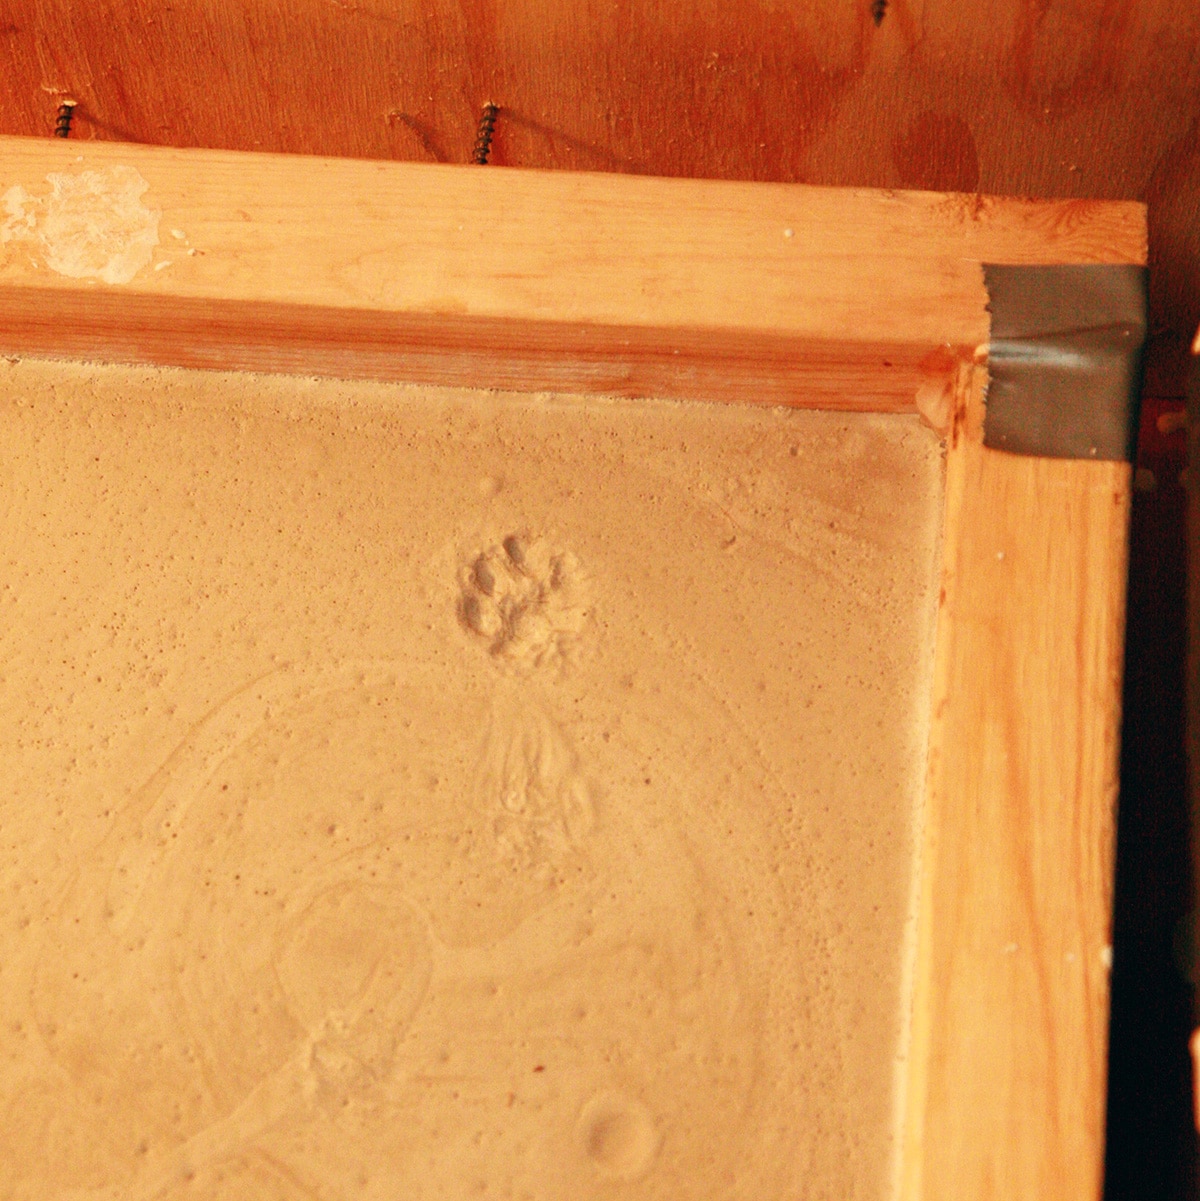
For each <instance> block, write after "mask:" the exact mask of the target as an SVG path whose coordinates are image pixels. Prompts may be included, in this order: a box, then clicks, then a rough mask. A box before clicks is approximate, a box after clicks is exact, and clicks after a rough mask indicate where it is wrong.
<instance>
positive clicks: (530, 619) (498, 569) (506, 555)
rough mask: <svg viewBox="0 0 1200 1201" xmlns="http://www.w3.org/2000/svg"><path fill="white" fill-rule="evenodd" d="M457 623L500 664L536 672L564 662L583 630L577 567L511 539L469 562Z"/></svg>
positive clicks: (538, 542) (568, 557)
mask: <svg viewBox="0 0 1200 1201" xmlns="http://www.w3.org/2000/svg"><path fill="white" fill-rule="evenodd" d="M459 585H460V594H459V602H458V613H459V619H460V620H461V621H462V624H463V625H464V626H465V627H466V629H467V630H468V631H470V633H471V634H473V635H475V636H476V637H477V638H478V639H480V640H481V641H482V642H483V643H484V644H485V645H486V647H487V649H488V651H489V652H490V653H491V654H492V655H493V656H495V657H496V658H499V659H504V660H507V661H509V662H513V663H516V664H518V665H522V666H530V667H536V666H539V665H541V664H543V663H547V662H551V661H554V660H556V659H564V658H568V657H569V655H570V652H571V650H572V649H573V647H574V646H575V644H576V642H577V641H578V639H579V637H580V635H581V634H582V633H583V630H584V628H585V626H586V624H587V619H588V613H589V606H588V599H587V594H586V588H585V586H584V580H583V578H582V575H581V573H580V571H579V564H578V563H577V561H576V559H575V557H574V555H572V554H571V553H570V552H568V551H559V550H555V549H554V548H553V547H552V546H550V545H549V543H547V542H546V541H545V539H542V538H528V537H525V536H522V535H520V534H509V535H508V537H507V538H505V539H504V541H503V542H501V543H500V544H499V545H498V546H492V547H490V548H489V549H487V550H484V551H482V552H481V553H479V554H478V555H476V556H475V557H474V558H472V559H471V560H469V561H468V562H467V563H466V564H465V565H464V566H463V568H462V571H461V572H460V578H459Z"/></svg>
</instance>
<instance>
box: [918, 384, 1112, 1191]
mask: <svg viewBox="0 0 1200 1201" xmlns="http://www.w3.org/2000/svg"><path fill="white" fill-rule="evenodd" d="M983 386H984V372H983V370H982V369H976V370H971V369H964V371H963V372H962V373H961V374H960V378H959V387H958V389H957V407H956V417H955V421H954V426H953V430H952V433H951V436H950V448H949V455H948V464H947V481H946V509H945V518H944V523H945V524H944V531H945V532H944V544H943V566H942V586H941V590H940V608H939V616H938V646H937V652H936V664H935V678H934V692H933V698H932V700H933V709H932V712H933V723H932V731H931V741H930V757H929V779H928V790H927V799H926V810H925V816H924V836H923V852H922V859H921V865H922V866H921V873H922V875H921V902H920V910H919V914H920V916H919V933H918V942H917V966H916V974H915V995H914V1008H913V1020H912V1043H911V1048H910V1051H911V1058H910V1071H909V1078H908V1086H909V1087H908V1100H907V1129H906V1143H905V1147H904V1184H905V1187H904V1189H903V1190H902V1196H903V1197H904V1198H905V1201H918V1199H919V1201H951V1199H957V1198H962V1197H972V1198H976V1199H977V1201H1011V1198H1014V1197H1023V1198H1026V1197H1027V1198H1047V1199H1049V1198H1060V1197H1073V1198H1080V1199H1092V1201H1098V1198H1099V1197H1100V1193H1101V1187H1102V1175H1103V1163H1104V1103H1105V1078H1106V1057H1107V1044H1108V995H1109V984H1108V975H1109V966H1110V964H1111V946H1110V943H1111V937H1112V934H1111V930H1112V924H1111V923H1112V917H1111V915H1112V887H1113V849H1114V827H1115V817H1116V799H1117V779H1118V775H1117V773H1118V740H1119V734H1120V700H1121V668H1122V649H1123V645H1124V622H1125V571H1126V547H1127V535H1128V521H1129V505H1130V487H1131V471H1132V468H1131V467H1130V465H1129V464H1128V463H1124V462H1103V463H1102V462H1087V461H1082V460H1070V459H1046V458H1035V457H1026V456H1020V455H1013V454H1008V453H1006V452H1004V451H999V450H992V449H989V448H988V447H985V446H984V445H983V443H982V408H983V405H982V401H983Z"/></svg>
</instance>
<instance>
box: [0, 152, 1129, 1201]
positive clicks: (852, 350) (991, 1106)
mask: <svg viewBox="0 0 1200 1201" xmlns="http://www.w3.org/2000/svg"><path fill="white" fill-rule="evenodd" d="M0 200H2V201H3V204H2V205H0V350H3V351H4V352H8V353H18V354H19V353H34V354H42V355H65V356H69V357H85V358H104V359H112V360H118V361H131V362H155V363H174V364H180V365H185V366H193V367H222V368H231V367H233V368H237V367H240V368H252V369H259V370H264V369H265V370H279V371H303V372H307V373H318V374H322V373H323V374H336V375H348V376H364V377H367V376H370V377H381V378H403V379H411V380H417V381H429V382H439V383H450V384H465V385H474V386H485V387H495V386H503V387H510V388H511V387H516V388H524V389H533V390H538V389H547V388H553V389H556V390H560V391H575V392H580V391H582V392H598V393H613V392H616V393H621V394H625V395H648V394H657V395H666V396H697V397H708V398H713V397H718V398H722V399H727V400H745V399H748V398H749V399H755V400H759V401H764V402H770V403H786V404H793V405H806V406H811V407H838V408H855V409H862V410H876V411H897V412H898V411H905V410H911V409H912V408H914V407H916V408H919V409H920V410H921V412H922V413H923V414H924V415H925V416H926V417H927V418H928V419H929V420H930V421H931V422H933V423H934V424H936V425H939V426H940V427H942V428H943V429H944V430H945V432H946V434H947V440H948V466H947V482H946V503H945V513H944V541H943V556H944V557H943V567H942V586H941V592H940V602H939V615H938V635H937V651H936V663H935V684H934V697H933V709H932V713H933V721H932V733H931V743H930V751H929V767H928V787H927V795H926V801H925V811H924V815H923V824H924V835H923V851H922V855H921V860H920V867H919V871H920V896H921V900H920V926H919V935H918V949H917V963H916V971H915V979H914V1002H913V1017H912V1032H911V1048H910V1057H909V1068H908V1087H907V1100H906V1109H905V1140H904V1146H903V1150H902V1160H903V1168H902V1179H903V1185H902V1190H901V1192H902V1195H903V1196H904V1197H905V1198H909V1199H913V1201H915V1199H917V1198H923V1199H927V1201H941V1199H943V1198H947V1199H948V1198H952V1197H953V1198H957V1197H964V1196H970V1197H974V1198H980V1199H984V1198H989V1197H995V1198H1018V1197H1019V1198H1022V1199H1024V1198H1031V1197H1050V1196H1072V1197H1098V1196H1099V1193H1100V1188H1101V1173H1102V1164H1103V1135H1104V1130H1103V1126H1104V1092H1105V1088H1104V1080H1105V1056H1106V1049H1107V1048H1106V1044H1107V1014H1108V966H1109V961H1110V951H1109V947H1108V944H1109V938H1110V921H1111V895H1112V853H1113V823H1114V813H1115V801H1116V791H1117V740H1118V730H1119V703H1120V676H1121V653H1122V640H1123V623H1124V589H1125V555H1126V534H1127V522H1128V514H1129V497H1130V467H1129V465H1128V464H1126V463H1114V462H1094V461H1089V462H1083V461H1069V460H1058V459H1043V458H1031V457H1020V456H1015V455H1009V454H1006V453H1004V452H1000V451H996V450H991V449H988V448H986V447H984V446H983V444H982V437H981V431H982V424H983V396H984V389H985V385H986V378H987V366H986V348H987V340H988V314H987V310H986V303H987V297H986V293H985V290H984V284H983V274H982V268H981V264H982V263H984V262H996V263H1023V264H1053V263H1097V262H1104V263H1143V262H1144V261H1145V249H1146V243H1145V214H1144V210H1143V209H1142V208H1141V206H1139V205H1134V204H1118V203H1093V202H1078V201H1075V202H1032V201H1018V200H997V199H991V198H984V197H978V196H974V197H973V196H957V195H938V194H922V193H879V192H866V191H854V192H849V191H834V190H831V189H817V188H807V187H800V186H789V185H765V184H737V183H710V182H701V181H684V180H659V179H642V178H633V177H618V176H604V175H574V174H565V173H557V174H556V173H549V172H535V171H529V172H520V171H509V170H504V169H493V168H488V169H485V170H479V169H474V168H470V169H467V168H456V167H434V166H424V165H414V164H399V163H365V162H349V161H336V160H326V159H301V158H285V157H274V156H260V155H244V154H235V153H228V152H209V151H175V150H165V149H154V148H147V147H134V146H124V145H119V144H111V143H110V144H104V143H89V144H86V145H79V144H75V143H64V142H53V141H51V140H48V139H47V140H43V141H32V140H23V139H0ZM885 296H886V303H884V300H883V298H884V297H885Z"/></svg>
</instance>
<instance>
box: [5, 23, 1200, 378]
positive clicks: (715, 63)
mask: <svg viewBox="0 0 1200 1201" xmlns="http://www.w3.org/2000/svg"><path fill="white" fill-rule="evenodd" d="M870 9H871V4H870V0H854V2H853V3H846V2H845V0H806V2H805V3H803V4H801V3H799V2H798V0H784V2H780V0H740V2H739V3H736V4H730V3H728V2H727V0H696V2H694V3H688V4H686V5H684V4H680V3H678V2H671V0H650V2H645V0H643V2H639V3H634V2H633V0H172V3H170V4H167V5H164V4H160V3H155V2H153V0H121V2H120V3H115V2H114V0H102V2H98V3H91V4H83V3H79V2H78V0H7V3H0V62H3V63H4V67H5V87H4V89H3V90H2V91H0V132H5V133H12V134H26V135H31V136H41V137H48V136H49V135H50V133H51V131H52V129H53V127H54V113H55V107H56V105H57V104H58V102H59V99H60V98H61V97H62V96H63V95H66V94H71V95H73V96H75V97H76V98H78V99H79V101H80V105H79V108H78V109H77V112H76V117H75V132H74V134H73V139H74V138H78V139H80V140H83V141H87V140H91V139H94V138H102V139H114V140H131V141H138V142H147V143H155V144H165V145H173V146H206V147H221V148H227V149H240V150H262V151H275V152H288V153H301V154H314V155H327V156H349V157H359V158H371V159H407V160H414V161H424V162H459V163H465V162H467V161H468V159H469V157H470V151H471V145H472V141H473V138H474V133H475V123H476V121H477V120H478V116H479V111H480V107H481V105H482V104H483V102H484V101H485V100H487V99H493V100H495V101H496V102H497V103H499V104H500V105H501V106H502V110H503V111H502V113H501V116H500V120H499V123H498V125H497V130H496V140H495V143H494V152H493V161H494V162H495V163H497V164H500V165H515V166H524V167H539V168H553V169H570V170H600V171H620V172H637V173H647V174H655V175H669V176H693V177H707V178H717V179H742V180H772V181H778V182H802V183H814V184H829V185H837V186H852V187H862V186H866V187H897V188H928V189H934V190H938V191H963V192H977V191H978V192H984V193H991V194H997V195H1029V196H1042V197H1045V196H1062V197H1073V198H1081V197H1104V198H1125V199H1138V200H1142V201H1146V202H1148V203H1149V205H1150V214H1151V215H1150V222H1151V235H1150V248H1151V267H1152V274H1151V290H1152V297H1151V324H1152V327H1153V337H1152V341H1151V345H1150V364H1149V366H1150V373H1151V380H1152V383H1153V387H1154V389H1155V390H1154V393H1153V394H1155V395H1163V396H1165V395H1177V396H1181V395H1182V394H1183V387H1182V381H1183V379H1184V376H1185V373H1186V346H1187V342H1188V340H1189V339H1190V337H1191V335H1192V334H1193V333H1194V332H1195V328H1196V325H1197V323H1198V322H1200V6H1197V5H1180V4H1177V3H1171V2H1170V0H1101V2H1100V3H1097V4H1094V5H1089V6H1081V5H1079V4H1078V3H1077V2H1075V0H996V2H994V3H993V2H991V0H988V2H986V3H985V2H983V0H891V2H890V3H889V4H888V6H887V10H886V16H885V18H884V20H883V21H882V23H881V24H880V25H879V26H878V27H876V26H875V25H874V24H873V22H872V21H871V16H870Z"/></svg>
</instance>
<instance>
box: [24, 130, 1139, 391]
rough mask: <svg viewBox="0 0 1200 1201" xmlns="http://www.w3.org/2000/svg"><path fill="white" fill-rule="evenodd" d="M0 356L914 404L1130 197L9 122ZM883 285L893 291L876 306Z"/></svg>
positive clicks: (1135, 228) (1118, 229)
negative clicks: (999, 191)
mask: <svg viewBox="0 0 1200 1201" xmlns="http://www.w3.org/2000/svg"><path fill="white" fill-rule="evenodd" d="M0 198H2V200H3V204H4V212H5V213H6V216H5V219H4V220H3V221H2V222H0V285H2V287H0V349H3V350H4V351H7V352H9V353H43V354H44V353H51V352H56V353H66V354H71V355H77V356H83V357H100V358H107V359H117V360H123V361H149V362H155V363H175V364H181V365H185V366H222V367H226V368H228V367H241V368H250V369H258V370H286V371H298V372H317V373H326V374H338V375H349V376H374V377H378V378H399V379H412V380H417V381H423V382H436V383H448V384H467V385H475V386H484V387H496V386H503V387H515V388H526V389H534V390H540V389H545V388H556V389H559V390H564V391H582V392H601V393H618V394H624V395H649V394H657V395H665V396H706V397H710V398H721V399H752V400H757V401H761V402H767V403H776V404H801V405H821V406H824V407H835V408H841V407H846V408H858V409H880V410H904V409H910V408H912V406H913V405H914V403H915V398H916V396H917V394H918V392H919V391H920V390H921V389H923V388H925V389H927V390H928V389H930V388H932V391H933V393H934V394H935V395H936V394H937V393H938V392H939V390H940V389H941V388H942V387H943V386H947V385H948V383H949V380H950V378H951V377H952V375H953V372H954V369H955V364H956V363H959V362H964V361H969V360H970V358H971V357H972V355H973V353H974V351H975V349H976V348H977V347H978V346H979V345H980V344H982V343H983V342H985V341H986V338H987V315H986V312H985V303H986V296H985V293H984V289H983V281H982V274H981V271H980V263H981V262H1007V263H1056V262H1128V261H1140V260H1141V258H1142V256H1143V254H1144V227H1143V216H1142V209H1141V207H1140V206H1138V205H1135V204H1109V203H1091V202H1084V201H1065V202H1031V201H1021V200H1007V199H1004V200H1002V199H992V198H983V197H966V196H958V195H948V194H939V193H917V192H887V193H885V192H869V191H865V190H859V191H843V190H835V189H828V188H812V187H804V186H799V185H754V184H741V183H729V182H724V183H723V182H713V181H694V180H666V179H648V178H634V177H628V176H615V175H596V174H568V173H564V172H543V171H514V170H503V169H492V168H488V169H486V170H484V169H479V168H470V167H444V166H438V165H426V164H402V163H364V162H355V161H349V160H332V159H311V158H300V157H287V156H263V155H246V154H239V153H235V152H226V151H176V150H165V149H160V148H147V147H135V146H126V145H117V144H111V143H91V144H88V145H84V146H77V145H74V144H71V143H69V142H61V141H53V140H34V139H0ZM884 297H886V300H884Z"/></svg>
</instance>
